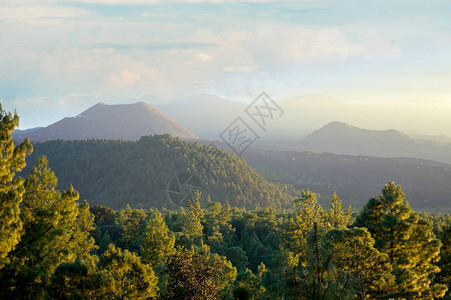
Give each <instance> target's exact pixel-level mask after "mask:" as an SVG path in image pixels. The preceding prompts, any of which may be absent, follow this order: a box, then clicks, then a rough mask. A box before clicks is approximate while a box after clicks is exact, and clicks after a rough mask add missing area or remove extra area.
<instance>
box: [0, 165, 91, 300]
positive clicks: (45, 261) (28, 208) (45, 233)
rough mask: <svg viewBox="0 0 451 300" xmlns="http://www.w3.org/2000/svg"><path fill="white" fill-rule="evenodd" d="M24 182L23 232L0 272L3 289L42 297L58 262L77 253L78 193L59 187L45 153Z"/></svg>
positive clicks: (6, 291) (71, 259)
mask: <svg viewBox="0 0 451 300" xmlns="http://www.w3.org/2000/svg"><path fill="white" fill-rule="evenodd" d="M24 186H25V194H24V195H23V203H22V206H21V208H22V209H21V214H20V216H21V219H22V222H23V231H24V234H23V236H22V239H21V241H20V243H19V244H18V245H17V247H16V249H14V250H13V251H11V252H10V253H9V255H8V258H9V260H10V263H9V264H7V265H6V266H5V268H4V270H3V272H1V274H0V276H1V277H2V278H1V279H2V283H3V284H4V285H3V288H2V290H3V292H4V293H6V294H10V295H15V297H24V296H25V295H26V296H27V297H31V298H39V297H44V295H45V286H46V285H47V284H48V283H49V281H50V278H51V276H52V274H53V272H54V271H55V269H56V268H57V267H58V265H60V264H61V263H65V262H71V261H74V260H75V258H76V257H77V251H78V247H79V244H78V242H80V241H76V242H74V241H73V233H74V229H75V226H76V225H77V224H76V219H77V215H78V209H77V204H76V200H77V199H78V193H77V192H76V191H75V190H74V189H73V187H72V186H70V187H69V189H68V190H67V191H63V192H60V191H59V190H57V178H56V176H55V174H54V173H53V172H52V171H51V170H50V169H49V168H48V161H47V159H46V157H42V158H40V159H39V160H38V165H37V166H36V167H34V168H33V170H32V172H31V173H30V175H29V176H28V177H27V180H26V182H25V185H24ZM86 234H88V233H86ZM84 236H85V237H86V235H84ZM81 252H82V251H79V253H81ZM5 283H7V284H6V285H5Z"/></svg>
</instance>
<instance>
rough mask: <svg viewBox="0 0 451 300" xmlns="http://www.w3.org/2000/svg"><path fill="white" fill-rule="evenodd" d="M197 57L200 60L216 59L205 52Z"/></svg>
mask: <svg viewBox="0 0 451 300" xmlns="http://www.w3.org/2000/svg"><path fill="white" fill-rule="evenodd" d="M197 59H198V60H200V61H212V60H214V58H213V57H211V56H210V55H207V54H205V53H199V54H197Z"/></svg>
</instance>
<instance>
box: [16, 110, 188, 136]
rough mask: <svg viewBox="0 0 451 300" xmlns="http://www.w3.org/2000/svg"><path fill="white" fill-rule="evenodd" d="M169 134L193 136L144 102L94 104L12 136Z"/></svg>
mask: <svg viewBox="0 0 451 300" xmlns="http://www.w3.org/2000/svg"><path fill="white" fill-rule="evenodd" d="M153 134H170V135H172V136H176V137H181V138H197V136H196V135H194V134H193V133H191V132H190V131H188V130H187V129H185V128H183V127H182V126H180V125H179V124H178V123H176V122H175V121H173V120H172V119H170V118H169V117H167V116H165V115H164V114H163V113H161V112H160V111H159V110H157V109H156V108H154V107H153V106H151V105H149V104H146V103H144V102H138V103H134V104H120V105H107V104H105V103H98V104H96V105H94V106H92V107H91V108H89V109H87V110H85V111H84V112H82V113H81V114H79V115H78V116H76V117H69V118H64V119H62V120H60V121H58V122H56V123H53V124H51V125H49V126H47V127H44V128H37V129H35V130H32V131H27V132H24V131H19V132H17V133H13V137H14V139H15V140H17V141H21V140H23V139H25V138H26V137H29V138H30V140H34V141H43V140H54V139H64V140H76V139H90V138H97V139H126V140H136V139H139V138H140V137H141V136H144V135H153Z"/></svg>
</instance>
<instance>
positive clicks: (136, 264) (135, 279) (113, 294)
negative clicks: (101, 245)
mask: <svg viewBox="0 0 451 300" xmlns="http://www.w3.org/2000/svg"><path fill="white" fill-rule="evenodd" d="M99 272H100V276H101V277H102V282H104V283H105V285H106V289H105V294H103V295H102V298H103V299H149V298H154V297H156V295H157V292H158V288H157V282H158V278H157V277H156V276H155V273H154V271H153V270H152V267H151V266H150V265H147V264H144V263H142V262H141V258H140V257H139V256H137V255H136V254H134V253H131V252H129V251H128V250H125V251H122V250H121V249H120V248H116V247H115V246H114V245H110V247H109V248H108V250H107V251H106V252H105V253H104V254H103V256H102V257H101V259H100V263H99Z"/></svg>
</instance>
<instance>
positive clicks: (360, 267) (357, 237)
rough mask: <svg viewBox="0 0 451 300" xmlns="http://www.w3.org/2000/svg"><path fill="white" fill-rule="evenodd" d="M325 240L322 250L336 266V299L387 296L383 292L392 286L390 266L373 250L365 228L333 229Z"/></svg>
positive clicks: (370, 238)
mask: <svg viewBox="0 0 451 300" xmlns="http://www.w3.org/2000/svg"><path fill="white" fill-rule="evenodd" d="M324 240H325V247H324V248H326V249H327V252H329V254H328V256H329V257H330V261H331V263H332V264H334V265H335V266H336V273H337V274H336V276H335V278H334V279H335V285H336V287H335V289H334V291H333V292H334V293H333V294H334V297H335V298H337V299H344V298H351V297H355V296H356V297H358V299H361V300H363V299H373V298H381V297H384V296H387V295H386V294H384V292H385V290H386V289H387V287H391V286H393V284H394V276H393V275H392V274H391V273H390V272H391V265H390V263H388V257H387V255H386V254H384V253H380V252H379V251H378V250H377V249H376V248H374V239H373V238H372V237H371V235H370V233H369V232H368V231H367V229H366V228H352V229H333V230H330V231H328V232H327V234H326V235H325V237H324ZM331 290H332V289H331Z"/></svg>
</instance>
